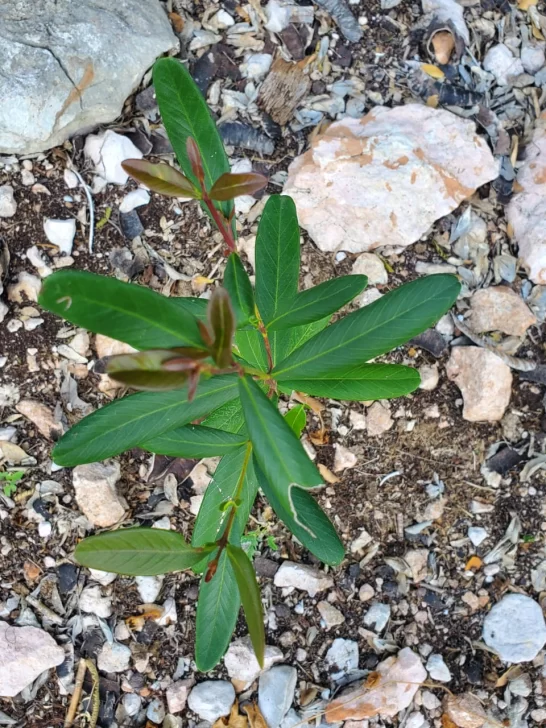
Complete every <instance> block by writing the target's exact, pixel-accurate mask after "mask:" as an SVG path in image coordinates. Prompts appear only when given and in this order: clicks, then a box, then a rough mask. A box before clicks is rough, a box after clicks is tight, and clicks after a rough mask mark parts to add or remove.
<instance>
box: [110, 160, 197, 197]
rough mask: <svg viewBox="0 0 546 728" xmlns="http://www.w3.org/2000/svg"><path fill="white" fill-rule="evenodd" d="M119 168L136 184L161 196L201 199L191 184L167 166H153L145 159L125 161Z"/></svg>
mask: <svg viewBox="0 0 546 728" xmlns="http://www.w3.org/2000/svg"><path fill="white" fill-rule="evenodd" d="M121 166H122V167H123V169H124V170H125V171H126V172H127V174H129V175H130V176H131V177H133V179H136V181H137V182H140V183H141V184H143V185H146V187H148V189H150V190H153V191H154V192H159V194H161V195H168V196H169V197H186V198H188V199H190V200H199V199H201V192H200V190H198V189H197V187H196V186H195V185H194V184H193V182H192V181H191V180H189V179H188V178H187V177H185V176H184V175H183V174H182V172H179V171H178V170H177V169H175V168H174V167H171V166H170V165H168V164H165V163H163V162H160V163H159V164H153V163H152V162H147V161H146V160H145V159H126V160H125V161H124V162H122V163H121Z"/></svg>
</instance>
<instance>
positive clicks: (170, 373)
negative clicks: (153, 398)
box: [106, 349, 199, 392]
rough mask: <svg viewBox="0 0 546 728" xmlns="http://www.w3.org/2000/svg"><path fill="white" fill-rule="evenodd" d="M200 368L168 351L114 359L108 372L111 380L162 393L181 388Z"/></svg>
mask: <svg viewBox="0 0 546 728" xmlns="http://www.w3.org/2000/svg"><path fill="white" fill-rule="evenodd" d="M173 362H174V364H173ZM198 366H199V364H198V363H197V362H195V361H194V360H192V359H187V358H183V357H173V351H171V350H169V349H152V350H149V351H139V352H137V353H136V354H119V355H118V356H113V357H111V358H110V359H109V361H108V363H107V365H106V371H107V373H108V374H109V375H110V376H111V377H112V379H115V380H116V381H118V382H122V383H123V384H126V385H127V386H129V387H133V388H134V389H140V390H144V391H152V392H154V391H155V392H161V391H167V390H169V389H178V388H179V387H182V386H183V385H184V384H185V383H186V382H187V380H188V377H189V376H191V375H192V374H193V373H194V372H195V370H196V368H197V367H198Z"/></svg>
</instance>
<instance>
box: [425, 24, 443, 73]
mask: <svg viewBox="0 0 546 728" xmlns="http://www.w3.org/2000/svg"><path fill="white" fill-rule="evenodd" d="M436 35H438V34H436ZM421 70H422V71H424V72H425V73H426V74H427V76H430V77H431V78H436V79H437V80H439V81H441V80H442V79H444V78H445V77H446V75H445V73H444V72H443V71H442V69H441V68H438V66H435V65H434V64H433V63H421Z"/></svg>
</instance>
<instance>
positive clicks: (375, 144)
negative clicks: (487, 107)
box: [284, 104, 498, 253]
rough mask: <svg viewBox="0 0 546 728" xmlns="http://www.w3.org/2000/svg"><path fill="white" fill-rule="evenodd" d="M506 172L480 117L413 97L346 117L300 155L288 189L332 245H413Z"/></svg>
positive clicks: (318, 235) (357, 249) (313, 229)
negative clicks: (477, 121) (479, 125)
mask: <svg viewBox="0 0 546 728" xmlns="http://www.w3.org/2000/svg"><path fill="white" fill-rule="evenodd" d="M497 175H498V164H497V162H496V161H495V160H494V158H493V155H492V154H491V151H490V150H489V147H488V145H487V143H486V142H485V141H484V140H483V139H482V137H480V136H478V135H477V134H476V127H475V125H474V123H473V122H471V121H468V120H466V119H462V118H460V117H459V116H456V115H455V114H452V113H451V112H449V111H444V110H441V109H432V108H429V107H427V106H423V105H420V104H408V105H405V106H398V107H396V108H394V109H388V108H386V107H382V106H379V107H376V108H375V109H373V110H372V111H371V112H370V113H369V114H367V116H365V117H364V118H362V119H349V118H347V119H343V120H341V121H338V122H335V123H334V124H331V126H329V127H328V129H327V130H326V131H325V132H324V134H321V135H319V136H318V137H317V138H316V139H315V140H314V142H313V144H312V146H311V149H309V150H308V151H307V152H305V154H303V155H301V156H299V157H298V158H297V159H295V160H294V162H292V164H291V165H290V168H289V170H288V180H287V182H286V185H285V188H284V193H285V194H287V195H290V196H291V197H293V199H294V201H295V203H296V207H297V210H298V216H299V220H300V224H301V225H302V226H303V227H304V228H305V229H306V230H307V231H308V233H309V234H310V236H311V237H312V238H313V240H314V241H315V243H316V244H317V246H318V247H319V248H320V249H321V250H324V251H333V250H337V249H338V248H341V249H343V250H347V251H350V252H352V253H362V252H364V251H368V250H373V249H374V248H377V247H378V246H380V245H385V244H387V243H388V244H390V245H403V246H406V245H410V243H413V242H415V241H416V240H418V239H419V238H420V237H421V235H423V234H424V233H425V232H427V230H428V229H429V227H430V226H431V225H432V223H433V222H434V221H435V220H438V219H439V218H441V217H443V216H444V215H447V214H448V213H450V212H452V211H453V210H455V209H456V208H457V207H458V206H459V204H460V203H461V202H462V201H463V200H465V199H467V198H468V197H470V196H471V195H472V194H473V193H474V191H475V190H476V189H477V188H478V187H480V186H481V185H483V184H485V183H486V182H489V181H491V180H492V179H495V178H496V177H497Z"/></svg>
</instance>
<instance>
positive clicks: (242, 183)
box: [210, 172, 267, 201]
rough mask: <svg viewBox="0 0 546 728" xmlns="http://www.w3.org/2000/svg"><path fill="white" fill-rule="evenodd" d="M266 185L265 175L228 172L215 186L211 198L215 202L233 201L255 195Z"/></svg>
mask: <svg viewBox="0 0 546 728" xmlns="http://www.w3.org/2000/svg"><path fill="white" fill-rule="evenodd" d="M266 185H267V177H264V176H263V174H254V173H252V172H246V173H242V174H233V173H231V172H226V174H223V175H222V176H221V177H219V178H218V179H217V180H216V182H215V183H214V184H213V186H212V189H211V191H210V196H211V198H212V199H213V200H220V201H225V200H233V199H234V198H235V197H240V196H241V195H254V194H255V193H256V192H259V190H262V189H263V188H264V187H265V186H266Z"/></svg>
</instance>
